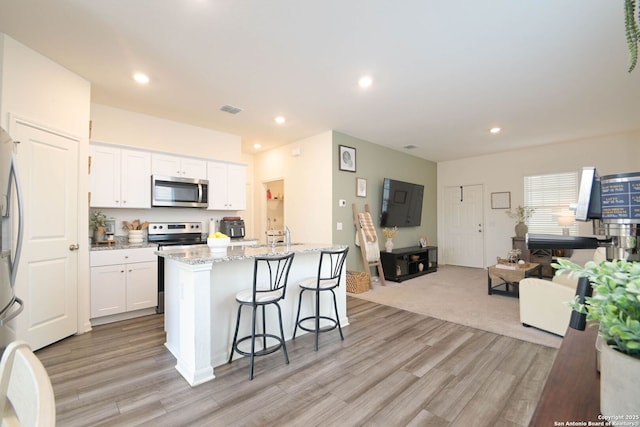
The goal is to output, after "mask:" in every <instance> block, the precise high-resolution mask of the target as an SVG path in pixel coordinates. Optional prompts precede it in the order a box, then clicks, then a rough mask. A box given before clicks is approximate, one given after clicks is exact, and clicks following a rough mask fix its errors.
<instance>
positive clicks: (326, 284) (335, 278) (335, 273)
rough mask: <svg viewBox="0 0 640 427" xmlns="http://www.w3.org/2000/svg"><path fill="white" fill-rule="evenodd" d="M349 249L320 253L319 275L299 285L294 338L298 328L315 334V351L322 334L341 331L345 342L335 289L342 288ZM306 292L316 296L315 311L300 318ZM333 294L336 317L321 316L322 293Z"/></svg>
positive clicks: (304, 280) (341, 336)
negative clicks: (341, 278) (341, 282)
mask: <svg viewBox="0 0 640 427" xmlns="http://www.w3.org/2000/svg"><path fill="white" fill-rule="evenodd" d="M348 252H349V247H348V246H347V247H346V248H344V249H339V250H325V251H322V252H320V261H319V263H318V275H317V276H316V277H309V278H306V279H303V280H301V281H300V282H299V283H298V286H299V287H300V296H299V297H298V314H297V315H296V324H295V327H294V329H293V337H292V339H295V338H296V333H297V331H298V328H300V329H302V330H303V331H307V332H313V333H314V334H315V345H314V350H315V351H318V336H319V334H320V333H323V332H329V331H332V330H334V329H336V328H338V330H339V331H340V339H342V340H344V335H343V334H342V326H341V325H340V314H339V313H338V302H337V298H336V294H335V291H334V289H335V288H337V287H338V286H340V277H341V275H342V270H343V268H344V262H345V260H346V258H347V253H348ZM306 291H311V292H313V293H314V294H315V310H314V312H313V313H312V314H311V315H310V316H306V317H303V318H300V309H301V307H302V295H303V294H304V293H305V292H306ZM327 291H328V292H331V295H332V297H333V309H334V310H335V312H334V314H335V317H332V316H329V314H321V312H320V294H321V293H322V292H327ZM321 320H323V321H324V323H325V324H324V325H323V326H320V321H321ZM309 321H313V326H305V323H306V324H307V325H308V323H310V322H309Z"/></svg>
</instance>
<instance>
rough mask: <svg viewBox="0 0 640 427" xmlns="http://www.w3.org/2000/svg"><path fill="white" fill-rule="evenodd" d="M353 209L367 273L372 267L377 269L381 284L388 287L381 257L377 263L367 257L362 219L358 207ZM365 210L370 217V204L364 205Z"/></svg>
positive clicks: (354, 221) (354, 222) (354, 206)
mask: <svg viewBox="0 0 640 427" xmlns="http://www.w3.org/2000/svg"><path fill="white" fill-rule="evenodd" d="M352 208H353V224H354V225H355V227H356V233H357V234H358V239H359V242H360V253H361V254H362V263H363V264H364V266H365V269H366V272H367V273H369V269H370V268H371V267H377V268H378V277H379V278H380V283H381V284H382V285H383V286H386V282H385V281H384V271H383V269H382V262H381V261H380V257H379V256H378V259H377V260H376V261H369V257H368V256H367V245H366V242H367V240H366V238H365V235H364V231H363V230H362V225H361V224H360V218H359V217H358V208H357V207H356V204H355V203H354V204H353V205H352ZM364 210H365V212H368V213H369V215H371V211H370V210H369V204H368V203H367V204H365V205H364ZM377 237H378V236H377V234H376V239H377Z"/></svg>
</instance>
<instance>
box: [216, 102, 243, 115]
mask: <svg viewBox="0 0 640 427" xmlns="http://www.w3.org/2000/svg"><path fill="white" fill-rule="evenodd" d="M220 110H221V111H225V112H227V113H229V114H238V113H239V112H240V111H242V108H238V107H234V106H233V105H229V104H226V105H223V106H222V107H220Z"/></svg>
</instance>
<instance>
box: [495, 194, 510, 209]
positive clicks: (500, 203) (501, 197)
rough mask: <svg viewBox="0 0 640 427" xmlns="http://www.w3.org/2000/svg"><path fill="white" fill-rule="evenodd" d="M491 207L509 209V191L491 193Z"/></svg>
mask: <svg viewBox="0 0 640 427" xmlns="http://www.w3.org/2000/svg"><path fill="white" fill-rule="evenodd" d="M491 209H511V192H510V191H500V192H495V193H491Z"/></svg>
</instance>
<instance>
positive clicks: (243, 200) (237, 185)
mask: <svg viewBox="0 0 640 427" xmlns="http://www.w3.org/2000/svg"><path fill="white" fill-rule="evenodd" d="M246 208H247V167H246V166H242V165H229V166H228V168H227V209H232V210H236V211H242V210H245V209H246Z"/></svg>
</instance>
